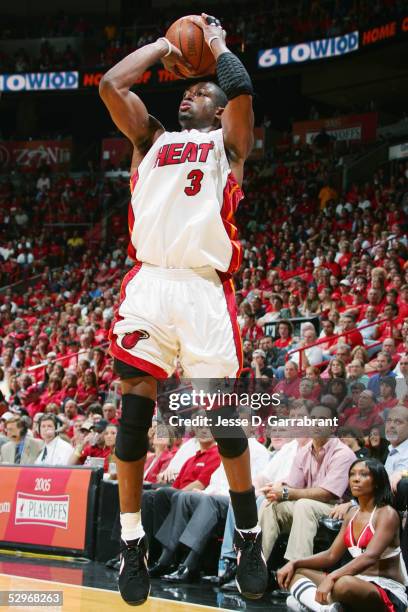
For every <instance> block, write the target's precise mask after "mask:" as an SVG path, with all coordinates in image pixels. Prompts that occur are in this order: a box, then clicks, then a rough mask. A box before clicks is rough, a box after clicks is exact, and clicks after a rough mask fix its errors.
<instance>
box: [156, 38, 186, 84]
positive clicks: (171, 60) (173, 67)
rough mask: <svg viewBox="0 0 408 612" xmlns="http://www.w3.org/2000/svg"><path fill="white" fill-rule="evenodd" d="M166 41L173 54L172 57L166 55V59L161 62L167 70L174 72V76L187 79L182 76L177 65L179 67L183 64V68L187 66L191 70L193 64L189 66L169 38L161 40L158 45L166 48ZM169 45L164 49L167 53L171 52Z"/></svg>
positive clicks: (163, 58)
mask: <svg viewBox="0 0 408 612" xmlns="http://www.w3.org/2000/svg"><path fill="white" fill-rule="evenodd" d="M166 41H167V43H168V45H170V49H171V53H170V55H166V57H162V58H161V62H162V64H163V66H164V67H165V68H166V70H168V71H169V72H172V73H173V74H175V75H176V76H178V77H179V78H180V79H185V78H186V77H185V76H183V75H182V74H181V72H180V70H179V69H178V67H177V64H178V65H180V64H183V66H186V67H187V68H188V69H191V64H189V62H187V61H186V59H185V58H184V56H183V54H182V52H181V51H180V49H177V47H175V46H174V45H172V44H171V42H170V41H169V40H168V39H167V38H166V39H163V38H159V39H158V41H157V43H159V44H161V45H163V46H164V45H166ZM168 45H167V48H166V47H164V49H166V53H167V52H168V50H169V47H168Z"/></svg>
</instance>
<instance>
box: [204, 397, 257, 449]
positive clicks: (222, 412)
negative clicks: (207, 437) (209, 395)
mask: <svg viewBox="0 0 408 612" xmlns="http://www.w3.org/2000/svg"><path fill="white" fill-rule="evenodd" d="M209 414H210V415H211V417H212V419H213V421H217V420H218V417H219V416H221V417H222V418H223V419H236V418H238V416H239V415H238V413H237V411H236V410H235V408H233V407H231V406H223V407H222V408H220V409H218V410H214V411H211V412H210V413H209ZM211 433H212V435H213V437H214V440H215V441H216V442H217V444H218V450H219V453H220V455H221V457H225V458H226V459H235V457H240V456H241V455H242V454H243V453H244V452H245V451H246V449H247V448H248V438H247V437H246V434H245V431H244V430H243V429H242V427H241V425H213V426H212V427H211Z"/></svg>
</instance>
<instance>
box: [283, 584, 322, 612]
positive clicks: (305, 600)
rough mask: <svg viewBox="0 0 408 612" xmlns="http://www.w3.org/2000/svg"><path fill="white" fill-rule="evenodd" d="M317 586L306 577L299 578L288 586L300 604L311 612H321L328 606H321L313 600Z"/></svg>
mask: <svg viewBox="0 0 408 612" xmlns="http://www.w3.org/2000/svg"><path fill="white" fill-rule="evenodd" d="M316 591H317V587H316V585H315V583H314V582H312V581H311V580H309V579H308V578H300V579H299V580H297V581H296V582H295V584H293V585H292V586H291V588H290V592H291V593H292V595H293V597H294V598H295V599H297V601H298V602H300V603H301V604H302V606H306V608H307V609H308V610H312V611H313V612H323V611H325V610H327V609H328V606H322V605H321V604H319V603H317V601H316V600H315V597H316Z"/></svg>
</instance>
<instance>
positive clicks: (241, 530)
mask: <svg viewBox="0 0 408 612" xmlns="http://www.w3.org/2000/svg"><path fill="white" fill-rule="evenodd" d="M237 531H239V533H259V532H260V531H261V528H260V526H259V525H255V527H252V529H237Z"/></svg>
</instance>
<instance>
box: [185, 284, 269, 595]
mask: <svg viewBox="0 0 408 612" xmlns="http://www.w3.org/2000/svg"><path fill="white" fill-rule="evenodd" d="M188 295H189V309H188V310H187V311H186V309H184V311H183V313H182V314H183V323H182V325H180V326H179V327H178V329H177V332H178V337H179V339H180V344H181V350H180V360H181V362H182V365H183V367H184V371H185V373H186V376H187V377H188V378H191V379H193V385H194V386H196V385H197V386H198V387H199V388H200V387H201V388H204V387H205V388H206V392H208V391H209V392H210V393H211V392H214V391H217V389H219V388H221V389H222V388H223V379H224V377H232V378H233V377H234V376H236V375H237V374H238V372H239V371H240V368H241V367H242V346H241V340H240V334H239V328H238V323H237V312H236V303H235V296H234V290H233V285H232V281H231V280H230V279H227V280H226V281H225V282H221V279H220V278H219V276H218V275H217V274H216V273H215V272H213V274H212V276H211V277H210V278H206V277H205V276H204V273H203V277H202V278H199V277H198V276H197V278H195V279H194V280H191V281H190V282H189V292H188ZM190 313H191V314H190ZM180 318H181V317H180ZM194 379H195V380H196V385H195V383H194ZM203 379H206V380H203ZM229 390H230V391H231V389H229ZM209 414H212V415H213V416H214V418H215V419H216V422H218V419H217V417H218V416H224V417H226V418H228V417H231V416H235V417H236V416H237V415H236V414H235V411H234V409H233V408H231V407H230V406H223V407H222V408H220V409H219V410H217V411H216V412H212V413H209ZM211 431H212V434H213V436H214V438H215V440H216V441H217V444H218V450H219V453H220V455H221V459H222V463H223V465H224V469H225V472H226V475H227V478H228V482H229V487H230V497H231V504H232V507H233V511H234V515H235V521H236V530H235V539H234V545H235V547H236V549H237V564H238V567H237V585H238V588H239V590H240V592H241V593H242V594H243V595H245V596H246V597H248V598H252V599H257V598H259V597H262V595H263V593H264V592H265V590H266V587H267V583H268V573H267V567H266V563H265V559H264V557H263V554H262V536H261V532H260V528H259V527H258V515H257V507H256V499H255V491H254V488H253V486H252V479H251V470H250V457H249V449H248V440H247V437H246V434H245V432H244V430H243V428H242V427H241V426H239V425H226V426H216V427H212V428H211Z"/></svg>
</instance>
